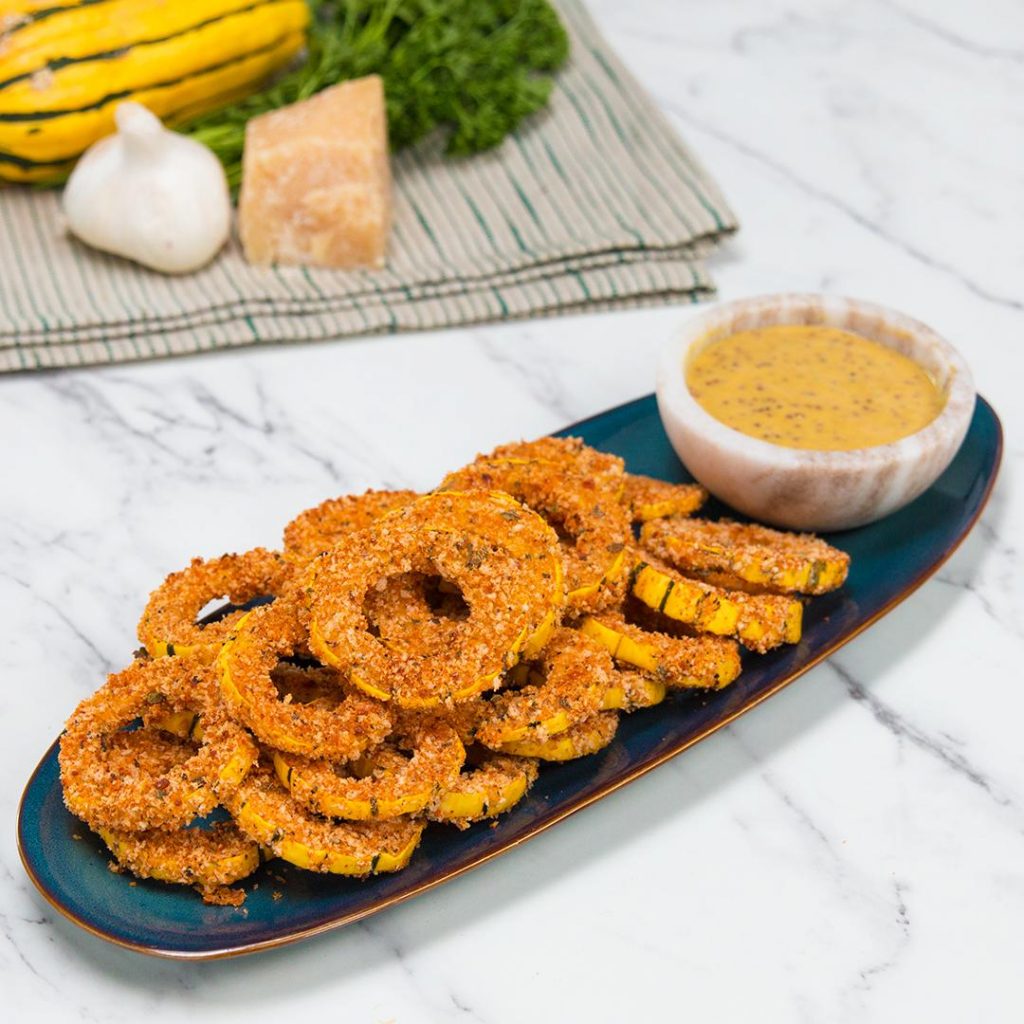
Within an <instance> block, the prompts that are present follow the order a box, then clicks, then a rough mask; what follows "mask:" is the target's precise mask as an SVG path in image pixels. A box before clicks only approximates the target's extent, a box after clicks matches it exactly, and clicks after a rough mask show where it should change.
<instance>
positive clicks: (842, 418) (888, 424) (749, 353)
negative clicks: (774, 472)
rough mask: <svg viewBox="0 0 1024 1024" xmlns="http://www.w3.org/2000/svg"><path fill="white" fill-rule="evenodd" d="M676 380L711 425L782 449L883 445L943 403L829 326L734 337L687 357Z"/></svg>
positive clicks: (880, 349) (872, 345)
mask: <svg viewBox="0 0 1024 1024" xmlns="http://www.w3.org/2000/svg"><path fill="white" fill-rule="evenodd" d="M685 373H686V384H687V387H688V388H689V390H690V393H691V394H692V395H693V397H694V398H695V399H696V400H697V402H699V403H700V405H701V406H703V407H704V409H705V410H707V412H709V413H710V414H711V415H712V416H714V417H715V419H717V420H720V421H721V422H722V423H724V424H726V425H727V426H729V427H732V428H733V429H734V430H738V431H740V432H741V433H744V434H747V435H749V436H750V437H756V438H760V439H761V440H762V441H769V442H771V443H772V444H777V445H782V446H784V447H787V448H811V449H816V450H818V451H848V450H850V449H853V448H868V447H871V446H873V445H880V444H888V443H890V442H892V441H898V440H899V439H900V438H903V437H907V436H908V435H910V434H913V433H916V432H917V431H918V430H921V429H922V428H923V427H926V426H927V425H928V424H929V423H931V421H932V420H934V419H935V417H936V416H938V414H939V413H940V412H941V411H942V407H943V405H944V403H945V396H944V395H943V394H942V392H941V391H940V390H939V389H938V387H936V385H935V383H934V381H933V380H932V379H931V377H929V376H928V374H927V373H926V372H925V370H924V369H923V368H922V367H921V366H919V365H918V364H917V363H915V362H914V361H913V360H912V359H909V358H908V357H907V356H905V355H903V354H902V353H900V352H897V351H895V350H894V349H891V348H887V347H886V346H884V345H882V344H879V343H878V342H876V341H870V340H868V339H867V338H864V337H861V336H860V335H858V334H853V333H852V332H850V331H844V330H841V329H840V328H837V327H826V326H816V325H805V324H777V325H772V326H769V327H759V328H757V329H755V330H750V331H739V332H737V333H736V334H731V335H728V336H726V337H724V338H720V339H718V340H716V341H713V342H711V343H710V344H708V345H706V346H705V347H704V348H703V349H702V350H700V351H698V352H696V353H695V354H694V355H693V356H691V358H690V359H689V361H688V362H687V365H686V367H685Z"/></svg>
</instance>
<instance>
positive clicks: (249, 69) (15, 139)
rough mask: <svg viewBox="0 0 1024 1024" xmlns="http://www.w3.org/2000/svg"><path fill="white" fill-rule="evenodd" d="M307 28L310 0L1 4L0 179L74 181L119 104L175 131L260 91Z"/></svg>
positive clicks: (33, 0)
mask: <svg viewBox="0 0 1024 1024" xmlns="http://www.w3.org/2000/svg"><path fill="white" fill-rule="evenodd" d="M308 22H309V8H308V6H307V4H306V2H305V0H78V2H74V3H63V4H62V3H61V2H60V0H0V180H7V181H28V182H46V181H57V180H60V179H61V178H63V177H66V176H67V174H68V172H69V171H70V170H71V167H72V166H73V165H74V161H75V160H76V159H77V157H78V156H80V155H81V153H82V152H83V151H84V150H85V149H87V148H88V147H89V146H90V145H92V143H93V142H95V141H96V140H97V139H99V138H102V137H103V136H104V135H109V134H110V133H111V132H112V131H113V130H114V108H115V107H116V106H117V104H118V103H119V102H121V101H122V100H128V99H131V100H135V101H136V102H138V103H142V104H143V105H145V106H146V107H148V108H149V109H150V110H152V111H153V113H154V114H156V115H157V116H158V117H160V118H162V119H163V120H164V121H167V122H169V123H172V124H174V123H180V122H181V121H184V120H187V119H189V118H192V117H195V116H196V115H198V114H202V113H205V112H206V111H208V110H213V109H215V108H217V107H220V106H223V105H225V104H227V103H230V102H232V101H234V100H236V99H239V98H241V97H242V96H245V95H247V94H248V93H251V92H253V91H254V90H255V89H256V88H258V86H259V85H260V84H261V83H262V82H263V81H264V80H265V79H266V78H267V77H268V76H269V75H271V74H272V73H273V72H275V71H277V70H278V69H279V68H281V67H282V66H284V65H285V64H287V63H288V62H289V61H290V60H291V59H292V58H293V57H294V56H295V55H296V54H297V53H298V52H299V51H300V50H301V49H302V47H303V45H304V43H305V33H306V26H307V24H308Z"/></svg>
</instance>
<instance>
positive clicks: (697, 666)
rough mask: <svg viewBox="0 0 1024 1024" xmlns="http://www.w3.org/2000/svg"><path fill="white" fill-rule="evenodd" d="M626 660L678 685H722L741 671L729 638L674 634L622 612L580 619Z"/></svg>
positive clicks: (582, 625) (591, 633)
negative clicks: (629, 618)
mask: <svg viewBox="0 0 1024 1024" xmlns="http://www.w3.org/2000/svg"><path fill="white" fill-rule="evenodd" d="M579 629H580V631H581V632H583V633H586V635H587V636H589V637H592V638H593V639H594V640H596V641H597V642H598V643H599V644H601V646H602V647H604V648H605V650H607V651H608V652H609V653H610V654H611V656H612V657H613V658H614V659H615V660H616V661H617V662H619V663H620V664H623V665H632V666H634V667H635V668H638V669H640V670H641V671H643V672H645V673H648V674H650V676H651V677H652V678H654V679H657V680H658V681H659V682H661V683H664V684H665V685H666V686H671V687H672V688H673V689H686V688H690V687H696V688H699V689H708V690H720V689H722V687H724V686H728V685H729V684H730V683H731V682H733V680H735V679H736V677H737V676H738V675H739V674H740V669H741V668H742V665H741V663H740V652H739V648H738V647H737V645H736V642H735V641H734V640H727V639H725V638H724V637H717V636H709V635H701V636H670V635H669V634H667V633H661V632H655V631H654V630H648V629H642V628H641V627H640V626H634V625H633V624H632V623H629V622H626V620H625V619H624V618H622V617H621V615H603V616H599V617H595V616H593V615H588V616H587V617H586V618H585V619H583V620H582V622H580V624H579Z"/></svg>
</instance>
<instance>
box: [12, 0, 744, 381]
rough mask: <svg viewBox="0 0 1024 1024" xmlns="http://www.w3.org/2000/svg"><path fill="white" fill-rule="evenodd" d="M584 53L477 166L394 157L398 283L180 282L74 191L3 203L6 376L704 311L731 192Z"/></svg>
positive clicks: (230, 254) (214, 269)
mask: <svg viewBox="0 0 1024 1024" xmlns="http://www.w3.org/2000/svg"><path fill="white" fill-rule="evenodd" d="M559 7H560V9H561V11H562V13H563V15H564V18H565V21H566V25H567V27H568V29H569V33H570V36H571V43H572V56H571V59H570V63H569V64H568V65H567V66H566V67H565V68H564V69H563V70H562V72H561V73H560V74H559V75H558V76H557V79H556V84H555V88H554V90H553V93H552V98H551V104H550V107H549V108H548V110H546V111H545V112H543V113H541V114H539V115H537V116H536V117H534V118H533V119H532V120H530V121H529V122H528V123H527V124H526V125H524V127H523V128H522V129H521V131H520V132H519V133H518V134H516V135H514V136H513V137H511V138H509V139H508V140H506V142H505V143H504V145H502V146H501V147H500V148H499V149H497V150H494V151H491V152H488V153H484V154H481V155H478V156H474V157H470V158H467V159H461V160H458V159H456V160H451V159H447V158H445V157H444V156H443V154H442V152H441V145H440V142H439V140H433V141H428V142H427V143H426V144H424V145H421V146H418V147H416V148H414V149H411V150H405V151H403V152H401V153H399V154H398V155H397V156H396V157H395V159H394V172H395V224H394V231H393V234H392V239H391V248H390V256H389V262H388V266H387V269H385V270H381V271H354V272H353V271H334V270H323V269H314V268H305V267H277V268H271V269H264V268H258V267H252V266H250V265H249V264H248V263H246V262H245V259H244V258H243V256H242V253H241V249H240V247H239V246H238V243H237V241H233V242H232V243H230V245H229V246H228V248H227V249H226V250H225V251H224V252H223V253H222V254H221V256H220V257H219V258H218V259H217V260H215V261H214V262H213V263H212V264H211V265H210V266H209V267H207V268H206V269H204V270H202V271H200V272H199V273H196V274H192V275H189V276H185V277H165V276H163V275H161V274H157V273H155V272H153V271H149V270H146V269H145V268H142V267H139V266H136V265H135V264H132V263H130V262H128V261H126V260H121V259H118V258H116V257H111V256H106V255H104V254H101V253H96V252H93V251H91V250H89V249H87V248H85V247H84V246H82V245H80V244H79V243H78V242H76V241H74V240H73V239H71V238H70V237H69V236H68V235H67V233H66V231H65V228H64V225H63V222H62V218H61V214H60V202H59V194H58V193H56V192H42V191H33V190H31V189H23V188H11V189H6V190H2V191H0V371H14V370H31V369H40V368H47V367H65V366H86V365H91V364H100V363H120V362H127V361H130V360H136V359H147V358H152V357H158V356H170V355H184V354H188V353H194V352H200V351H207V350H213V349H224V348H233V347H238V346H243V345H253V344H263V343H276V342H289V341H315V340H322V339H328V338H338V337H342V336H345V335H357V334H359V335H362V334H369V333H373V332H382V331H400V330H401V331H404V330H415V329H423V328H438V327H450V326H455V325H460V324H469V323H479V322H483V321H491V320H503V319H511V318H515V317H527V316H537V315H544V314H550V313H556V312H570V311H578V310H580V309H583V308H587V309H597V308H600V309H605V308H612V307H624V306H635V305H642V304H650V303H656V302H672V301H680V300H687V299H693V300H695V299H696V298H698V297H700V296H701V295H703V294H706V293H709V292H711V291H712V290H713V285H712V282H711V280H710V278H709V277H708V275H707V272H706V270H705V269H704V266H703V262H702V257H703V256H704V255H706V253H707V252H708V251H709V249H710V248H711V247H712V246H713V245H714V243H715V241H716V240H718V239H719V238H720V237H722V235H724V234H726V233H728V232H731V231H733V230H734V229H735V228H736V221H735V219H734V217H733V215H732V213H731V212H730V210H729V208H728V206H727V204H726V202H725V200H724V198H723V197H722V195H721V194H720V192H719V191H718V189H717V188H716V186H715V184H714V182H712V181H711V179H710V178H709V177H708V175H707V173H706V172H705V171H704V169H703V168H702V167H701V166H700V165H699V164H698V163H697V161H696V160H695V159H694V157H693V156H692V154H691V153H690V152H689V150H688V149H687V148H686V147H685V146H684V145H683V143H682V142H681V141H680V140H679V138H678V137H677V136H676V134H675V133H674V131H673V130H672V128H671V127H670V126H669V124H668V123H667V122H666V120H665V119H664V117H663V116H662V115H661V113H660V112H659V111H658V110H657V109H656V108H655V106H654V105H653V104H652V102H651V100H650V99H649V98H648V97H647V96H646V94H645V93H644V92H643V90H642V89H641V88H640V86H639V85H638V84H637V83H636V81H635V80H634V79H633V78H632V77H631V76H630V74H629V73H628V72H627V71H626V70H625V69H624V68H623V66H622V65H621V64H620V63H619V61H618V60H617V59H616V58H615V56H614V54H613V53H612V52H611V50H610V49H609V47H608V45H607V43H606V42H605V41H604V39H603V38H602V37H601V35H600V34H599V33H598V31H597V29H596V28H595V26H594V24H593V22H592V21H591V20H590V18H589V16H588V15H587V14H586V12H585V10H584V8H583V6H582V4H581V3H580V2H579V0H560V2H559Z"/></svg>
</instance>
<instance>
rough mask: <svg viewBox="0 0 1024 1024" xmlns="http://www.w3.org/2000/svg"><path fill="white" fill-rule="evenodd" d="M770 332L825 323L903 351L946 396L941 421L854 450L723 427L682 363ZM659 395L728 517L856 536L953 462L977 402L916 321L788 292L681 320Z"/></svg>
mask: <svg viewBox="0 0 1024 1024" xmlns="http://www.w3.org/2000/svg"><path fill="white" fill-rule="evenodd" d="M771 324H827V325H829V326H832V327H841V328H844V329H846V330H849V331H853V332H854V333H856V334H859V335H861V336H862V337H865V338H869V339H871V340H872V341H877V342H880V343H881V344H883V345H887V346H888V347H889V348H894V349H896V350H897V351H899V352H902V353H903V354H904V355H906V356H909V357H910V358H911V359H913V360H914V361H915V362H917V363H919V364H920V365H921V366H923V367H924V369H925V370H927V372H928V373H929V374H930V375H931V377H932V379H933V380H934V381H935V383H936V384H937V385H938V387H939V388H940V389H941V390H942V391H943V393H944V394H945V396H946V402H945V405H944V407H943V410H942V412H941V413H940V414H939V415H938V417H936V419H934V420H933V421H932V422H931V423H930V424H928V426H926V427H924V428H923V429H922V430H919V431H918V432H917V433H915V434H911V435H910V436H909V437H905V438H903V439H902V440H899V441H895V442H893V443H892V444H884V445H876V446H874V447H871V448H858V449H855V450H853V451H837V452H822V451H807V450H804V449H798V448H784V447H782V446H780V445H775V444H771V443H769V442H767V441H761V440H759V439H757V438H754V437H748V436H747V435H746V434H741V433H740V432H739V431H737V430H733V429H732V428H731V427H727V426H726V425H725V424H724V423H722V422H720V421H719V420H716V419H715V418H714V417H713V416H712V415H711V414H710V413H708V412H706V411H705V410H704V409H703V408H702V407H701V406H700V405H698V404H697V402H696V400H695V399H694V397H693V396H692V395H691V394H690V391H689V389H688V388H687V386H686V380H685V377H684V366H685V365H686V361H687V360H688V359H689V358H690V357H691V355H693V354H694V353H696V352H697V351H699V350H700V349H701V348H703V347H704V346H705V345H708V344H710V343H711V342H713V341H716V340H717V339H719V338H722V337H725V336H726V335H729V334H733V333H735V332H736V331H742V330H750V329H752V328H756V327H766V326H769V325H771ZM657 392H658V411H659V412H660V414H661V419H662V422H663V423H664V426H665V431H666V433H667V434H668V436H669V440H670V441H671V442H672V447H673V448H674V449H675V451H676V454H677V455H678V456H679V458H680V459H682V461H683V463H684V464H685V465H686V467H687V469H689V471H690V472H691V473H692V474H693V475H694V477H695V478H696V479H697V480H699V481H700V482H701V483H702V484H703V485H704V486H705V487H706V488H707V489H708V490H709V491H710V492H711V493H712V494H714V495H715V496H716V497H717V498H720V499H721V500H722V501H724V502H725V503H726V504H728V505H731V506H732V507H733V508H734V509H737V510H738V511H740V512H743V513H745V514H746V515H748V516H750V517H752V518H754V519H757V520H760V521H761V522H765V523H771V524H774V525H776V526H783V527H788V528H790V529H797V530H844V529H848V528H850V527H854V526H862V525H863V524H864V523H870V522H874V520H876V519H881V518H882V516H885V515H888V514H889V513H890V512H895V511H896V509H899V508H902V507H903V506H904V505H906V504H907V503H908V502H910V501H913V499H914V498H916V497H917V496H918V495H919V494H921V493H922V492H923V491H924V490H926V489H927V488H928V487H930V486H931V485H932V484H933V483H934V482H935V480H936V478H937V477H938V476H939V474H940V473H942V471H943V470H944V469H945V468H946V467H947V466H948V465H949V463H950V462H951V461H952V459H953V456H954V455H955V454H956V452H957V449H958V448H959V447H960V444H961V442H962V441H963V439H964V436H965V434H966V433H967V428H968V426H969V425H970V422H971V416H972V415H973V412H974V400H975V392H974V384H973V381H972V378H971V372H970V370H969V369H968V367H967V364H966V363H965V362H964V360H963V358H962V357H961V356H960V354H959V353H958V352H957V351H956V350H955V349H954V348H953V347H952V345H950V344H949V343H948V342H947V341H945V340H944V339H943V338H941V337H939V335H937V334H936V333H935V332H934V331H932V330H931V329H930V328H928V327H926V326H925V325H924V324H922V323H920V322H919V321H917V320H913V319H911V318H910V317H908V316H904V315H903V314H902V313H897V312H895V311H893V310H891V309H885V308H884V307H882V306H875V305H872V304H870V303H867V302H859V301H857V300H854V299H843V298H835V297H832V296H825V295H796V294H784V295H766V296H761V297H758V298H751V299H740V300H738V301H736V302H729V303H725V304H723V305H720V306H716V307H715V308H714V309H712V310H710V311H709V312H707V313H704V314H702V315H699V316H696V317H694V318H693V319H692V320H690V321H688V322H687V323H686V324H685V325H684V326H683V327H682V328H681V329H680V330H679V331H678V332H677V333H676V335H675V336H674V337H673V339H672V341H671V344H670V345H668V346H667V347H666V350H665V353H664V357H663V359H662V361H661V365H660V367H659V370H658V387H657Z"/></svg>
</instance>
